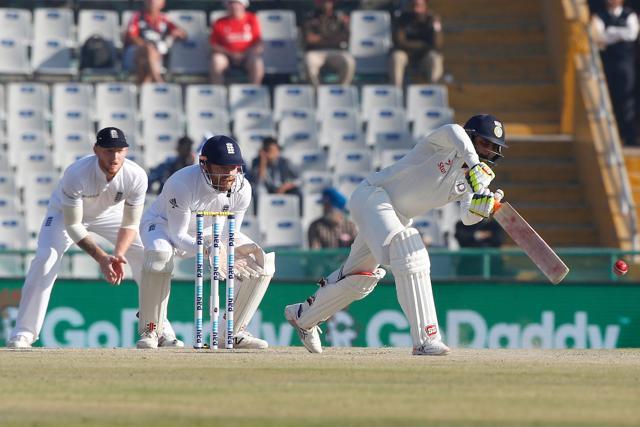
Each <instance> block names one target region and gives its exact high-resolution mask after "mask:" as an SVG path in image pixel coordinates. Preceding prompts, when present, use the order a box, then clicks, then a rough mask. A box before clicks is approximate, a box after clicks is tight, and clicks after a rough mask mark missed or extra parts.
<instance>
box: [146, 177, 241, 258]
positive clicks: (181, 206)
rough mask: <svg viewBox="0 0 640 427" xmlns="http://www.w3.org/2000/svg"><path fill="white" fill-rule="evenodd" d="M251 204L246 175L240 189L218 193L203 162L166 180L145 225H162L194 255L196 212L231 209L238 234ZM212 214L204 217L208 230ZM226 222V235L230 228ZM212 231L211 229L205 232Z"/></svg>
mask: <svg viewBox="0 0 640 427" xmlns="http://www.w3.org/2000/svg"><path fill="white" fill-rule="evenodd" d="M250 203H251V185H250V184H249V181H248V180H247V179H246V178H245V179H244V180H243V186H242V188H241V189H240V191H238V192H236V193H231V195H230V197H227V192H219V191H217V190H215V189H214V188H213V187H211V186H210V185H209V184H207V182H206V181H205V178H204V176H203V175H202V171H201V169H200V165H191V166H187V167H185V168H182V169H180V170H179V171H177V172H176V173H174V174H173V175H171V176H170V177H169V179H168V180H167V181H166V182H165V184H164V187H162V192H161V193H160V195H159V196H158V198H157V199H156V200H155V201H154V202H153V204H152V205H151V207H150V208H149V210H147V212H146V213H145V214H144V216H143V217H142V224H143V227H148V226H149V225H151V224H162V225H164V228H165V229H166V230H167V233H168V235H169V236H168V237H169V239H170V240H171V243H172V244H173V245H174V246H175V247H176V249H178V250H179V251H180V252H182V253H185V254H191V253H194V252H195V247H196V238H195V235H196V212H198V211H215V212H219V211H223V210H226V211H230V212H234V213H235V214H236V233H237V232H239V231H240V228H241V225H242V219H243V218H244V214H245V212H246V210H247V208H248V207H249V204H250ZM212 221H213V220H212V218H211V217H205V218H204V226H205V230H210V229H211V224H212ZM225 221H226V218H224V220H221V224H223V227H222V228H223V230H225V231H224V233H223V236H224V235H226V232H227V228H226V227H224V222H225ZM205 233H206V234H210V232H208V233H207V232H206V231H205Z"/></svg>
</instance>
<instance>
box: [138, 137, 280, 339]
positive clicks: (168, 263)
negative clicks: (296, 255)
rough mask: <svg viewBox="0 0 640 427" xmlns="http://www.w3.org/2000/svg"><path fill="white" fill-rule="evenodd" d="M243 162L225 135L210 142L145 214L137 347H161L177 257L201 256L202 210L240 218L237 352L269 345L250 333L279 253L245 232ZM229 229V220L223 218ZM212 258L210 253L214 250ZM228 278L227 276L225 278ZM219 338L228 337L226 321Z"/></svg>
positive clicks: (223, 267) (248, 199) (248, 194)
mask: <svg viewBox="0 0 640 427" xmlns="http://www.w3.org/2000/svg"><path fill="white" fill-rule="evenodd" d="M243 164H244V161H243V159H242V154H241V153H240V147H239V146H238V144H237V143H236V141H235V140H233V139H232V138H229V137H227V136H223V135H217V136H214V137H211V138H209V139H208V140H207V141H206V142H205V144H204V146H203V147H202V153H201V155H200V164H199V165H192V166H187V167H185V168H183V169H181V170H179V171H178V172H176V173H174V174H173V175H172V176H171V177H170V178H169V179H168V180H167V182H166V183H165V185H164V187H163V188H162V192H161V193H160V195H159V196H158V198H157V199H156V200H155V202H154V203H153V205H152V206H151V208H149V210H148V211H147V212H146V213H145V214H144V217H143V219H142V224H141V227H140V235H141V237H142V242H143V243H144V248H145V251H144V264H143V271H142V281H141V284H140V298H139V300H140V301H139V302H140V323H139V333H140V340H139V341H138V343H137V347H138V348H156V347H157V346H158V336H162V333H163V330H164V328H165V325H164V319H165V316H166V312H167V304H168V302H169V291H170V287H171V273H172V271H173V267H174V263H173V259H174V256H180V257H193V256H194V255H195V253H196V249H197V247H196V238H195V234H196V228H195V225H196V224H195V215H196V212H198V211H214V212H220V211H230V212H234V213H235V215H236V249H235V257H236V266H235V278H236V279H237V281H238V282H237V283H236V295H235V297H236V298H235V311H234V315H235V318H234V331H233V332H234V340H235V341H234V348H255V349H263V348H267V347H268V343H267V342H266V341H264V340H261V339H259V338H256V337H254V336H252V335H251V334H249V332H247V331H246V327H247V325H248V324H249V322H250V321H251V318H252V317H253V315H254V314H255V312H256V311H257V309H258V306H259V305H260V302H261V301H262V298H263V297H264V294H265V292H266V291H267V287H268V286H269V282H270V281H271V278H272V277H273V274H274V273H275V254H273V253H268V254H265V253H264V251H263V250H262V249H261V248H260V247H259V246H258V245H257V244H255V243H254V242H252V241H251V239H249V238H248V237H246V236H245V235H243V234H242V233H241V232H240V231H241V226H242V219H243V218H244V214H245V212H246V210H247V208H248V207H249V204H250V203H251V185H250V184H249V182H248V181H247V180H245V179H244V174H243V172H242V165H243ZM212 220H213V219H212V217H205V219H204V221H205V224H204V225H205V230H206V231H205V234H206V233H208V236H205V240H208V242H207V243H205V246H209V247H210V246H211V221H212ZM218 221H220V222H221V227H222V230H224V232H223V234H222V236H221V240H222V241H223V242H224V241H225V240H226V239H227V236H228V230H227V228H226V227H224V221H226V217H220V218H218ZM224 247H225V245H224V244H221V254H220V260H221V266H220V270H221V273H226V264H223V262H226V256H225V254H224V253H223V252H222V248H224ZM209 253H211V251H209ZM223 278H224V274H223ZM220 323H221V331H220V336H225V334H226V332H225V331H224V330H222V329H224V327H225V325H226V322H220Z"/></svg>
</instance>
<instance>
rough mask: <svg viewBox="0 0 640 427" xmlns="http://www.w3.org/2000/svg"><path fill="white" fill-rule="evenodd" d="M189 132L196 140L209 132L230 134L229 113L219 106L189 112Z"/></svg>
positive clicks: (199, 139)
mask: <svg viewBox="0 0 640 427" xmlns="http://www.w3.org/2000/svg"><path fill="white" fill-rule="evenodd" d="M187 134H188V135H189V137H191V139H193V140H194V141H201V140H202V139H203V137H204V136H205V135H207V134H214V135H219V134H223V135H228V134H229V115H228V114H227V110H223V109H219V108H211V107H208V108H204V107H203V108H201V109H199V110H193V111H191V112H189V113H187Z"/></svg>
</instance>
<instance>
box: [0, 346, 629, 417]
mask: <svg viewBox="0 0 640 427" xmlns="http://www.w3.org/2000/svg"><path fill="white" fill-rule="evenodd" d="M0 385H1V387H0V425H2V426H3V427H4V426H14V425H33V426H50V425H59V426H81V425H82V426H88V425H104V426H127V425H143V426H165V425H166V426H168V425H185V426H187V425H188V426H204V425H207V426H211V425H228V426H241V425H257V426H307V425H310V426H321V425H329V426H342V425H347V426H383V425H385V426H386V425H403V426H417V425H424V426H437V425H451V426H469V425H482V426H516V425H531V426H533V425H535V426H539V425H558V426H613V425H624V426H632V425H636V426H637V425H640V351H639V350H566V351H556V350H455V351H454V354H453V355H451V356H448V357H412V356H409V350H408V349H328V350H327V351H326V352H325V353H324V354H322V355H311V354H308V353H306V351H305V350H304V349H301V348H279V349H273V350H268V351H265V352H237V351H236V352H225V351H219V352H217V353H213V352H210V351H207V350H202V351H199V352H196V351H194V350H190V349H188V350H183V351H172V350H169V351H164V350H163V351H139V350H124V349H114V350H97V349H96V350H54V349H33V350H22V351H20V350H6V349H3V350H0Z"/></svg>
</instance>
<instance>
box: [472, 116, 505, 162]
mask: <svg viewBox="0 0 640 427" xmlns="http://www.w3.org/2000/svg"><path fill="white" fill-rule="evenodd" d="M464 130H465V131H466V132H467V134H468V135H469V137H470V138H471V140H472V141H473V137H474V136H479V137H480V138H482V139H485V140H487V141H490V142H493V143H494V144H495V150H494V151H493V153H494V155H493V156H492V157H491V158H487V159H484V158H483V159H482V160H486V161H489V162H493V163H495V162H497V161H498V160H499V159H500V158H501V157H502V148H508V147H507V144H506V143H505V131H504V125H503V124H502V122H501V121H500V120H498V119H497V118H496V117H494V116H492V115H491V114H478V115H475V116H473V117H471V118H470V119H469V120H467V123H465V124H464Z"/></svg>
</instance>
